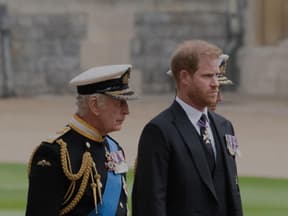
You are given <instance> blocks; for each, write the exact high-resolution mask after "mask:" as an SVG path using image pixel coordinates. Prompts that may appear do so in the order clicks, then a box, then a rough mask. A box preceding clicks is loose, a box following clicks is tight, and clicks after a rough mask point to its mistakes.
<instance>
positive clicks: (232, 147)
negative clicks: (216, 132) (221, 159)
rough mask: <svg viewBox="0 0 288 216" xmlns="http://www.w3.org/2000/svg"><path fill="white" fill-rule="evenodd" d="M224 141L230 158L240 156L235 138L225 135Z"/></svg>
mask: <svg viewBox="0 0 288 216" xmlns="http://www.w3.org/2000/svg"><path fill="white" fill-rule="evenodd" d="M225 140H226V145H227V149H228V152H229V154H230V155H232V156H235V155H237V156H240V150H239V144H238V142H237V138H236V136H233V135H231V134H225Z"/></svg>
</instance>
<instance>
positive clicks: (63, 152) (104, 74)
mask: <svg viewBox="0 0 288 216" xmlns="http://www.w3.org/2000/svg"><path fill="white" fill-rule="evenodd" d="M130 72H131V65H108V66H102V67H95V68H91V69H89V70H88V71H86V72H84V73H81V74H80V75H78V76H76V77H75V78H74V79H72V80H71V81H70V84H71V85H72V86H76V88H77V93H78V96H77V107H78V110H77V111H76V113H75V114H74V116H73V117H72V119H71V120H70V122H69V123H68V124H67V125H66V126H65V127H64V128H63V129H62V130H61V131H59V132H57V134H56V135H55V136H53V137H50V138H48V139H47V140H45V141H43V142H42V143H41V144H40V145H39V146H38V147H37V148H36V150H35V151H34V153H33V155H32V157H31V160H30V163H29V192H28V200H27V209H26V216H40V215H41V216H58V215H73V216H80V215H81V216H84V215H87V216H95V215H107V216H108V215H111V216H112V215H113V216H114V215H119V216H126V215H127V192H126V185H125V173H126V172H127V170H128V167H127V164H126V162H125V158H124V153H123V149H122V148H121V147H120V145H119V144H118V143H117V142H116V141H115V140H114V139H112V138H111V137H110V136H109V135H108V134H109V133H110V132H112V131H118V130H120V129H121V127H122V124H123V122H124V120H125V117H126V115H128V114H129V109H128V104H127V102H126V100H129V99H133V98H135V97H134V92H133V91H131V90H130V89H129V86H128V81H129V77H130Z"/></svg>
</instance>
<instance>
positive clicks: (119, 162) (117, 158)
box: [105, 149, 128, 174]
mask: <svg viewBox="0 0 288 216" xmlns="http://www.w3.org/2000/svg"><path fill="white" fill-rule="evenodd" d="M105 157H106V162H105V166H106V168H107V169H108V171H110V172H112V171H113V172H114V173H115V174H121V173H126V172H128V165H127V163H126V161H125V158H124V155H123V152H122V151H116V152H108V150H107V149H106V153H105Z"/></svg>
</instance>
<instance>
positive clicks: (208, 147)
mask: <svg viewBox="0 0 288 216" xmlns="http://www.w3.org/2000/svg"><path fill="white" fill-rule="evenodd" d="M197 124H198V126H199V128H200V136H201V139H202V142H203V144H204V149H205V153H206V156H207V161H208V164H209V168H210V170H211V172H213V170H214V167H215V156H214V151H213V147H212V143H211V139H210V138H209V134H208V129H207V128H208V119H207V117H206V115H205V114H204V113H203V114H202V116H201V118H200V119H199V121H198V122H197Z"/></svg>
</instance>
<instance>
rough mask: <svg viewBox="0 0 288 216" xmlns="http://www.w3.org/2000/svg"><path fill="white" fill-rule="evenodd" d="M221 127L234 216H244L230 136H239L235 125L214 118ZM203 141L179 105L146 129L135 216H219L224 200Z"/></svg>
mask: <svg viewBox="0 0 288 216" xmlns="http://www.w3.org/2000/svg"><path fill="white" fill-rule="evenodd" d="M209 118H210V121H212V123H213V124H214V125H215V127H216V133H217V135H218V136H219V140H220V145H221V146H222V149H224V151H223V155H224V164H225V166H226V169H227V176H228V177H227V182H228V184H227V191H228V192H229V205H228V215H229V216H241V215H242V206H241V199H240V192H239V187H238V180H237V179H238V177H237V170H236V163H235V158H234V156H232V155H230V154H229V152H228V149H227V146H226V142H225V139H224V137H225V134H231V135H234V130H233V126H232V124H231V123H230V122H229V121H228V120H226V119H225V118H223V117H222V116H220V115H218V114H215V113H212V112H209ZM201 145H202V143H201V141H200V139H199V135H198V133H197V131H196V130H195V128H194V127H193V125H192V124H191V122H190V121H189V119H188V117H187V115H186V113H185V111H184V110H183V109H182V108H181V106H180V105H179V104H178V103H177V102H174V103H173V104H172V105H171V106H170V107H169V108H168V109H167V110H165V111H164V112H162V113H160V114H159V115H158V116H156V117H155V118H154V119H152V120H151V121H150V122H149V123H148V124H147V125H146V126H145V128H144V129H143V131H142V134H141V137H140V141H139V146H138V159H137V166H136V171H135V180H134V185H133V192H132V215H133V216H147V215H149V216H168V215H173V216H193V215H206V216H212V215H213V216H214V215H215V214H214V213H215V212H217V208H218V196H219V194H218V195H217V194H216V191H215V187H214V184H213V180H212V177H211V173H210V171H209V167H208V164H207V162H206V161H205V160H206V159H205V153H204V151H203V147H202V146H201Z"/></svg>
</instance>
